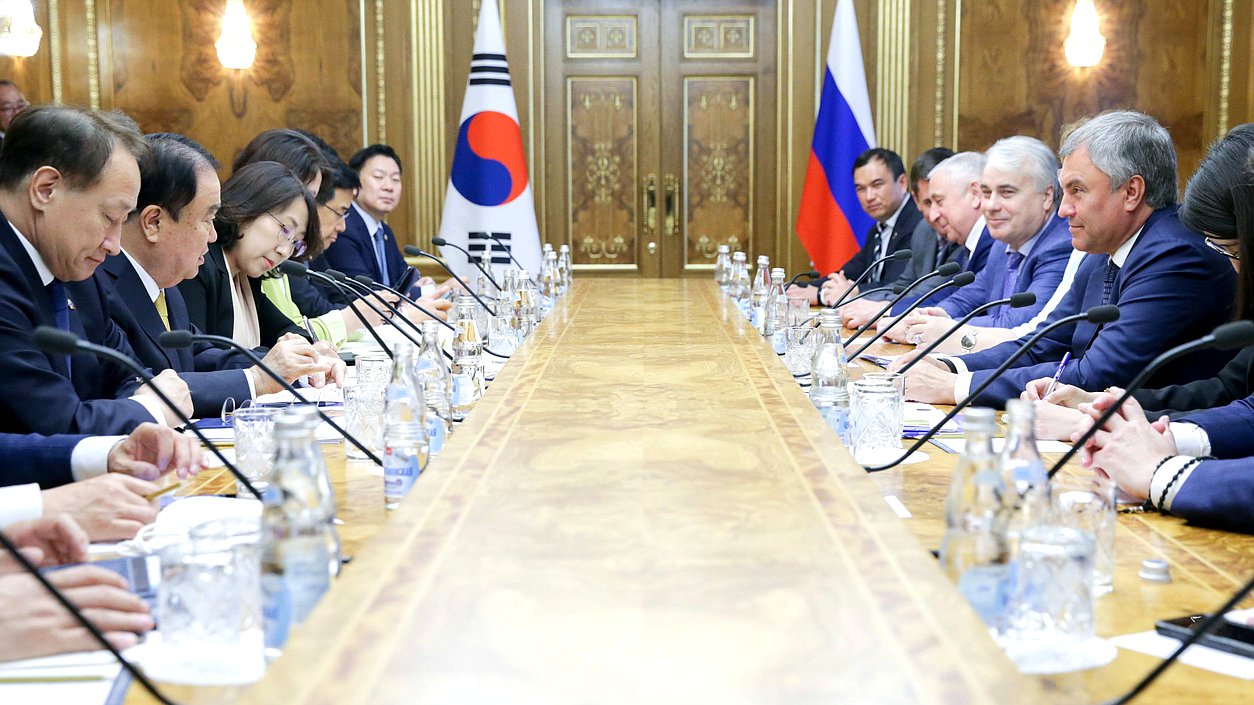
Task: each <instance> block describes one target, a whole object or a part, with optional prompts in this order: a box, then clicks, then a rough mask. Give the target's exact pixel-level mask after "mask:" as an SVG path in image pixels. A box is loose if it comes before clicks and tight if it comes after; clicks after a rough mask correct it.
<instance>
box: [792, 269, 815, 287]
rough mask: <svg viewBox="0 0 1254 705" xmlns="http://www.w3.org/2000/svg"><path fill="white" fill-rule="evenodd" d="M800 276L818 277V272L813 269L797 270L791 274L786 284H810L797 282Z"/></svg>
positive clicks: (808, 283)
mask: <svg viewBox="0 0 1254 705" xmlns="http://www.w3.org/2000/svg"><path fill="white" fill-rule="evenodd" d="M802 277H805V278H806V279H818V278H819V273H818V272H816V271H814V270H813V269H812V270H810V271H808V272H797V273H796V274H795V275H793V278H792V279H789V280H788V286H793V285H797V286H810V282H801V283H800V284H797V280H798V279H800V278H802Z"/></svg>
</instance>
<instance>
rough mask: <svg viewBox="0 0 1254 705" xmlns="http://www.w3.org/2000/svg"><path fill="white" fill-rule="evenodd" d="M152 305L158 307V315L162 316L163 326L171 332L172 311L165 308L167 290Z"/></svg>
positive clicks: (158, 295)
mask: <svg viewBox="0 0 1254 705" xmlns="http://www.w3.org/2000/svg"><path fill="white" fill-rule="evenodd" d="M152 303H153V304H154V305H156V307H157V315H158V316H161V324H162V325H164V326H165V329H166V330H170V311H169V309H167V308H166V307H165V290H162V291H161V293H159V294H157V300H156V301H153V302H152Z"/></svg>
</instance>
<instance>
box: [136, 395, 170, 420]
mask: <svg viewBox="0 0 1254 705" xmlns="http://www.w3.org/2000/svg"><path fill="white" fill-rule="evenodd" d="M131 401H133V402H135V403H137V404H139V405H140V406H142V407H144V410H145V411H147V412H148V413H149V415H151V416H152V420H153V421H154V422H155V423H159V424H161V425H162V426H168V425H169V424H167V423H166V422H165V413H164V412H163V411H162V409H164V408H165V404H163V403H162V402H161V400H160V399H158V398H156V397H150V396H141V395H138V394H137V395H135V396H133V397H131Z"/></svg>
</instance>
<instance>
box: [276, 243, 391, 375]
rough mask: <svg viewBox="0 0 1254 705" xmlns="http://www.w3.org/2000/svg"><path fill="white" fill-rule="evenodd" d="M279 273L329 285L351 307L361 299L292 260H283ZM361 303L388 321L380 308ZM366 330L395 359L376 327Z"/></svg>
mask: <svg viewBox="0 0 1254 705" xmlns="http://www.w3.org/2000/svg"><path fill="white" fill-rule="evenodd" d="M279 271H280V272H282V273H283V274H286V275H287V276H289V277H312V278H314V279H317V280H318V281H320V282H322V283H324V284H327V285H329V286H331V287H332V288H333V289H335V290H336V291H338V292H340V296H343V297H344V300H345V301H348V302H349V305H350V306H351V305H352V302H353V301H354V300H356V299H358V298H359V297H357V296H354V295H353V292H352V291H351V290H350V289H349V288H348V287H346V286H341V285H340V283H339V282H337V281H335V279H334V278H332V277H330V276H328V275H326V274H323V273H322V272H319V271H318V270H316V269H310V268H309V267H307V266H305V265H303V264H301V263H300V262H293V261H292V260H290V259H289V260H283V261H282V262H280V263H279ZM361 301H362V303H364V304H365V305H366V306H368V307H369V308H370V310H372V311H374V312H375V313H377V314H378V315H379V316H380V317H381V318H382V319H383V320H385V321H386V320H388V317H387V316H385V315H384V314H383V312H382V311H380V310H379V309H378V307H376V306H375V305H374V304H372V303H370V302H369V301H366V300H365V299H362V300H361ZM366 330H367V331H369V332H370V337H372V338H374V342H375V343H377V344H378V345H379V347H381V348H383V352H385V353H387V356H388V357H395V356H394V355H393V354H392V349H391V348H389V347H388V346H387V344H385V343H384V342H383V338H381V337H379V333H378V331H376V330H375V329H374V326H366Z"/></svg>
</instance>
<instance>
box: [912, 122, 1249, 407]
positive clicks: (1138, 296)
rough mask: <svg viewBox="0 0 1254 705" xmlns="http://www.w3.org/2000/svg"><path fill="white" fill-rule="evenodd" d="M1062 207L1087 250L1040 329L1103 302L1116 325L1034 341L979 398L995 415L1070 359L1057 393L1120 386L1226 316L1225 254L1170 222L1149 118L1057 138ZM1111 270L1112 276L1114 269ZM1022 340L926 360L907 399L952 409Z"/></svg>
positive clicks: (1175, 370)
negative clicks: (1113, 311)
mask: <svg viewBox="0 0 1254 705" xmlns="http://www.w3.org/2000/svg"><path fill="white" fill-rule="evenodd" d="M1061 154H1062V169H1061V171H1060V172H1059V177H1060V178H1059V180H1060V182H1061V184H1062V192H1063V196H1062V201H1061V204H1060V206H1059V209H1058V214H1059V215H1060V216H1062V217H1064V218H1066V219H1067V220H1068V226H1069V229H1070V232H1071V244H1072V246H1073V247H1074V248H1075V249H1077V250H1080V251H1083V252H1087V253H1089V256H1087V257H1085V258H1084V261H1083V262H1082V263H1081V264H1080V266H1079V269H1078V270H1077V271H1076V275H1075V281H1074V283H1073V284H1072V286H1071V288H1070V289H1069V291H1068V292H1067V294H1066V295H1065V296H1064V297H1063V300H1062V302H1061V303H1059V305H1058V308H1056V309H1055V310H1054V311H1053V313H1051V314H1050V315H1049V317H1048V318H1047V319H1046V321H1045V324H1046V325H1048V324H1049V323H1051V322H1053V321H1056V320H1058V319H1060V318H1063V317H1065V316H1070V315H1073V314H1076V313H1082V312H1084V311H1087V310H1088V309H1090V308H1092V307H1094V306H1098V305H1101V304H1102V303H1103V302H1106V303H1110V304H1114V305H1116V306H1118V307H1119V312H1120V316H1119V320H1117V321H1114V322H1113V323H1109V324H1106V325H1104V326H1101V327H1100V328H1099V327H1098V326H1097V325H1095V324H1092V323H1088V322H1080V323H1076V324H1072V325H1068V326H1061V327H1059V328H1058V329H1057V330H1055V331H1054V332H1052V333H1051V334H1049V335H1046V336H1045V337H1044V338H1043V339H1042V340H1040V341H1038V342H1037V343H1036V344H1035V345H1034V346H1033V347H1032V348H1031V349H1029V350H1028V352H1027V353H1026V354H1025V355H1023V357H1021V358H1020V359H1019V360H1018V366H1017V367H1012V368H1010V369H1009V370H1008V371H1007V373H1006V374H1004V375H1002V376H1001V377H999V378H997V379H996V380H994V381H992V382H990V384H989V387H988V389H986V390H985V391H984V392H982V393H981V394H980V396H979V397H977V398H976V399H975V403H977V404H980V405H985V406H996V407H1000V406H1002V405H1003V404H1004V403H1005V401H1006V399H1009V398H1011V397H1017V396H1019V394H1020V393H1021V392H1022V391H1023V390H1024V388H1025V387H1026V385H1027V384H1028V382H1030V381H1032V380H1035V379H1039V378H1042V377H1050V376H1052V375H1053V374H1054V373H1055V372H1056V371H1057V370H1058V363H1059V360H1061V359H1062V358H1063V356H1064V355H1065V354H1067V353H1070V354H1071V362H1070V363H1069V364H1068V365H1066V366H1065V368H1064V369H1063V370H1062V371H1061V373H1060V376H1059V378H1058V381H1059V383H1060V384H1071V385H1074V386H1077V387H1080V388H1082V389H1103V388H1105V387H1110V386H1124V385H1126V384H1127V383H1128V382H1129V381H1131V379H1132V377H1133V375H1135V374H1136V373H1137V372H1138V371H1140V370H1142V369H1144V368H1145V366H1146V365H1147V364H1149V362H1150V360H1152V359H1153V358H1154V357H1155V356H1157V355H1158V354H1159V353H1161V352H1163V351H1164V350H1167V349H1168V348H1171V347H1173V346H1175V345H1179V344H1181V343H1184V342H1187V341H1190V340H1195V339H1197V338H1199V337H1201V336H1203V335H1205V334H1207V333H1209V332H1211V330H1213V329H1214V328H1215V326H1217V325H1219V324H1220V323H1223V322H1225V321H1227V320H1229V319H1230V317H1231V311H1232V302H1233V300H1234V299H1235V290H1236V277H1235V274H1234V272H1233V270H1232V267H1230V266H1229V265H1228V264H1227V261H1226V259H1225V258H1224V257H1222V256H1221V255H1219V254H1217V253H1216V252H1214V251H1213V250H1211V249H1210V248H1209V247H1207V246H1206V244H1205V242H1204V238H1203V237H1202V236H1201V235H1199V234H1197V233H1194V232H1191V231H1190V230H1188V229H1187V228H1186V227H1184V225H1182V224H1181V223H1180V220H1179V218H1178V217H1177V215H1176V191H1177V182H1176V154H1175V148H1174V147H1173V145H1172V143H1171V136H1170V135H1169V134H1168V133H1167V131H1166V130H1165V129H1163V127H1162V125H1160V124H1158V122H1157V121H1156V120H1154V118H1152V117H1150V116H1148V115H1144V114H1142V113H1137V112H1133V111H1111V112H1106V113H1102V114H1101V115H1098V116H1097V117H1094V118H1092V119H1091V120H1089V121H1087V122H1085V123H1083V124H1082V125H1080V126H1079V127H1077V128H1075V130H1073V131H1072V132H1071V133H1070V134H1069V135H1067V138H1066V139H1065V140H1064V141H1063V144H1062V149H1061ZM1111 265H1114V267H1117V269H1115V268H1114V267H1112V266H1111ZM1024 342H1026V336H1024V337H1022V338H1019V339H1016V340H1012V341H1008V342H1005V343H1002V344H1001V345H997V346H995V347H993V348H990V349H988V350H985V351H982V352H976V353H972V354H968V355H962V356H960V357H956V358H948V359H935V358H929V362H930V363H931V364H920V365H915V366H914V367H912V368H911V369H910V371H909V372H908V373H907V379H906V393H907V395H908V396H910V397H911V398H912V399H916V400H919V401H926V402H932V403H941V404H945V403H950V404H952V403H954V401H955V400H956V399H963V398H965V397H967V396H968V395H969V394H970V392H971V390H973V389H975V388H976V387H977V386H980V385H981V384H982V383H984V382H985V381H986V380H988V379H989V378H990V375H991V372H992V370H993V369H994V368H996V367H997V366H998V365H999V364H1001V363H1002V362H1003V361H1005V360H1006V359H1007V358H1008V357H1009V356H1010V355H1011V354H1012V353H1013V352H1014V351H1015V350H1017V349H1018V348H1019V347H1020V345H1022V344H1023V343H1024ZM1232 355H1233V353H1232V352H1231V351H1227V352H1224V351H1203V352H1197V353H1193V354H1190V355H1186V356H1184V357H1182V358H1180V359H1179V360H1177V361H1176V362H1174V363H1171V364H1169V365H1167V366H1166V367H1164V368H1163V369H1162V370H1161V371H1160V372H1159V373H1158V374H1157V375H1156V376H1155V377H1154V378H1153V379H1151V380H1149V383H1148V384H1149V386H1164V385H1168V384H1182V383H1185V382H1189V381H1192V380H1195V379H1201V378H1205V377H1210V376H1213V375H1214V374H1215V372H1217V371H1218V370H1219V369H1220V368H1221V367H1222V366H1223V365H1224V364H1225V363H1226V362H1227V360H1228V359H1230V358H1231V357H1232Z"/></svg>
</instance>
